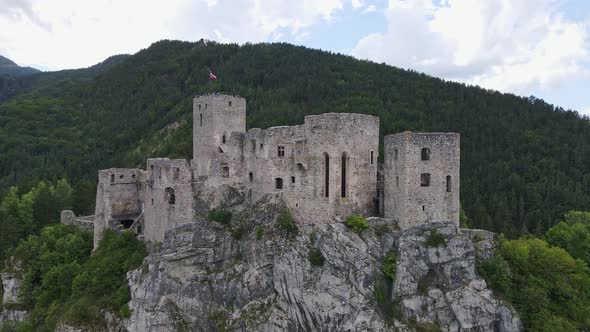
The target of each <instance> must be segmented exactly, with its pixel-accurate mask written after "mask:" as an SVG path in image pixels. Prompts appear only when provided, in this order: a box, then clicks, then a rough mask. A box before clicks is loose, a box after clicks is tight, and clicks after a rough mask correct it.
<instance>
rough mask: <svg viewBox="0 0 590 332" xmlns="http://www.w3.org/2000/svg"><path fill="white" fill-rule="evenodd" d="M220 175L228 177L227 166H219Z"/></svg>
mask: <svg viewBox="0 0 590 332" xmlns="http://www.w3.org/2000/svg"><path fill="white" fill-rule="evenodd" d="M221 176H222V177H224V178H229V166H222V167H221Z"/></svg>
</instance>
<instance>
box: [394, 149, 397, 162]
mask: <svg viewBox="0 0 590 332" xmlns="http://www.w3.org/2000/svg"><path fill="white" fill-rule="evenodd" d="M393 159H394V160H397V149H395V150H393Z"/></svg>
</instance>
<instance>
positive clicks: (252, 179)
mask: <svg viewBox="0 0 590 332" xmlns="http://www.w3.org/2000/svg"><path fill="white" fill-rule="evenodd" d="M248 181H250V182H254V173H252V172H250V173H248Z"/></svg>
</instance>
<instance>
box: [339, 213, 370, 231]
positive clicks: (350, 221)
mask: <svg viewBox="0 0 590 332" xmlns="http://www.w3.org/2000/svg"><path fill="white" fill-rule="evenodd" d="M344 223H345V224H346V226H348V227H350V228H351V229H352V231H353V232H355V233H360V232H362V231H363V230H365V229H367V228H369V223H368V222H367V220H365V218H363V217H361V216H359V215H356V214H351V215H350V216H348V218H346V221H344Z"/></svg>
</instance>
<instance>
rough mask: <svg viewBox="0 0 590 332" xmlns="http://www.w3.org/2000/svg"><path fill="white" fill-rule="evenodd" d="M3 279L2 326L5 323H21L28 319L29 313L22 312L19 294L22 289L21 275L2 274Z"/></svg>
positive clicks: (0, 275) (0, 312)
mask: <svg viewBox="0 0 590 332" xmlns="http://www.w3.org/2000/svg"><path fill="white" fill-rule="evenodd" d="M0 278H2V308H3V310H2V311H0V326H1V325H2V324H4V323H9V322H19V321H22V320H24V319H25V318H26V316H27V312H26V311H24V310H20V309H19V308H20V301H19V299H18V293H19V290H20V287H21V283H22V282H21V279H20V274H19V273H17V272H3V273H0Z"/></svg>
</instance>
